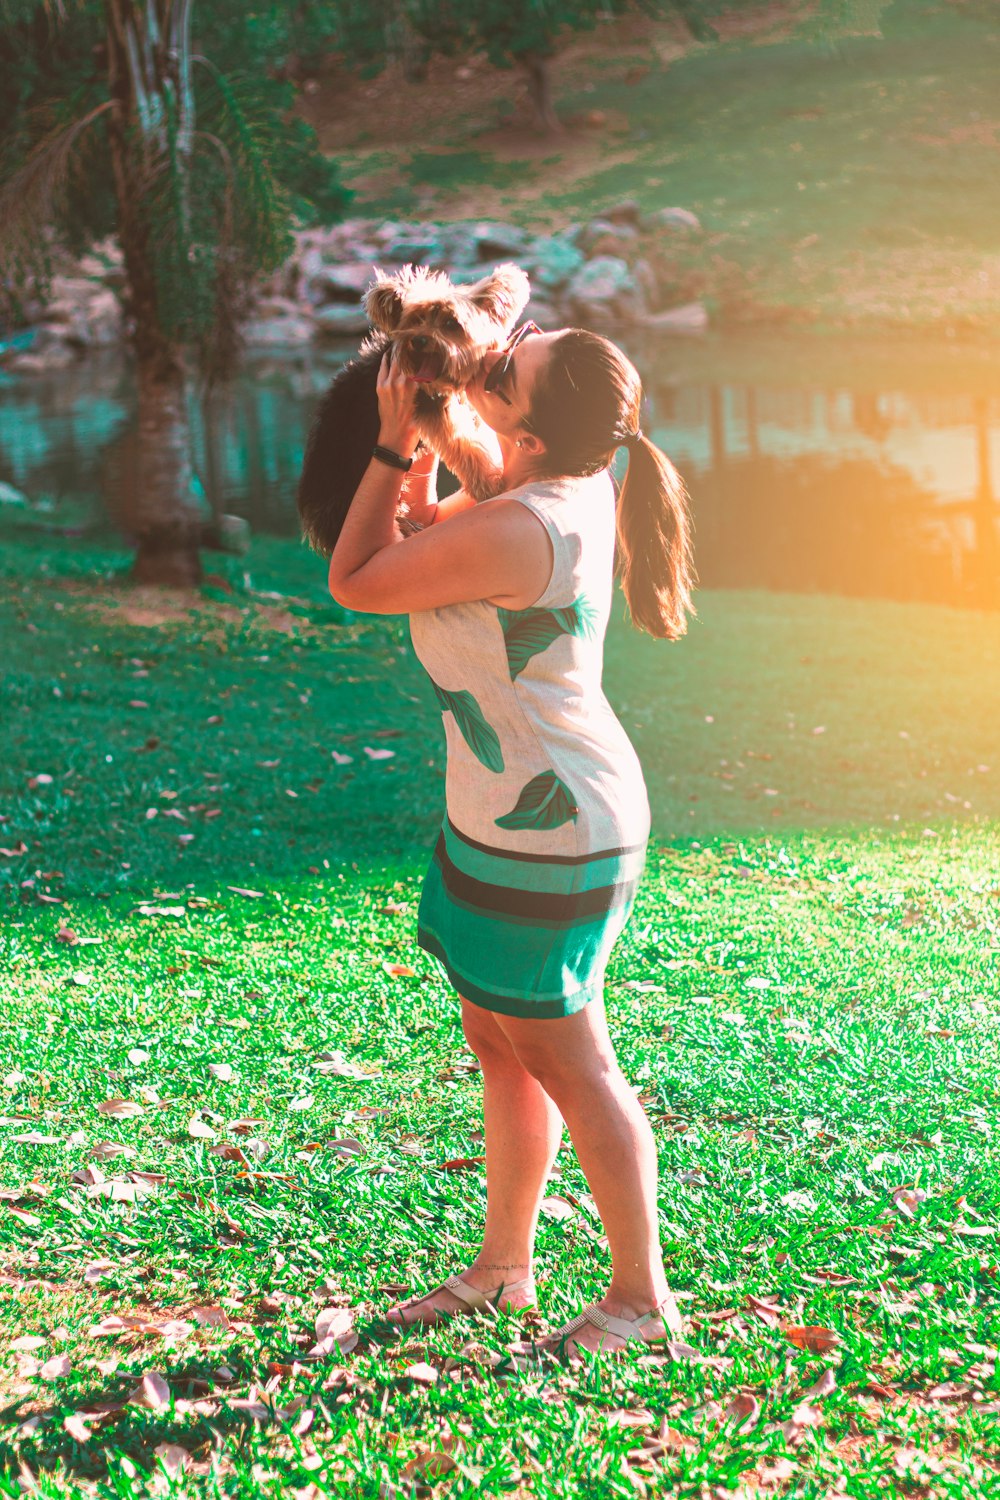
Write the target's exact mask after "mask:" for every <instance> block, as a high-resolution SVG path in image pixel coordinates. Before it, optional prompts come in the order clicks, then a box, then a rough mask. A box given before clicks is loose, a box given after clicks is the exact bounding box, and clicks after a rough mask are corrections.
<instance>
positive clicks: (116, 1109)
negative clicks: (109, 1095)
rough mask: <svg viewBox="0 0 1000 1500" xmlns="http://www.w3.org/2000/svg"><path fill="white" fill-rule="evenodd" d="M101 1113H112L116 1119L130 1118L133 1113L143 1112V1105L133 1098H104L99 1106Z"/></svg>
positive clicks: (98, 1109)
mask: <svg viewBox="0 0 1000 1500" xmlns="http://www.w3.org/2000/svg"><path fill="white" fill-rule="evenodd" d="M97 1113H98V1114H99V1115H111V1116H112V1118H114V1119H116V1120H128V1119H131V1117H132V1116H133V1115H141V1114H142V1105H141V1104H136V1103H135V1101H134V1100H133V1099H104V1100H103V1101H102V1102H101V1103H100V1104H99V1105H98V1106H97Z"/></svg>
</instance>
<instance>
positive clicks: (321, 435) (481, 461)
mask: <svg viewBox="0 0 1000 1500" xmlns="http://www.w3.org/2000/svg"><path fill="white" fill-rule="evenodd" d="M530 292H531V288H530V285H529V282H528V278H527V276H526V275H525V273H524V272H523V271H522V270H521V269H520V267H519V266H514V265H501V266H497V267H496V269H495V270H493V271H491V272H490V273H489V275H487V276H484V277H483V278H482V280H481V281H476V282H474V283H472V285H469V286H455V285H454V284H453V283H452V282H451V281H450V280H449V279H448V277H447V276H446V275H444V274H443V273H442V272H440V271H429V270H427V269H426V268H425V267H423V266H406V267H404V268H403V269H402V270H401V271H397V272H394V273H393V274H392V275H379V276H377V278H376V280H375V282H374V283H373V285H372V286H370V287H369V288H368V291H367V292H366V293H365V299H364V300H365V310H366V312H367V313H368V317H369V321H370V322H371V325H372V332H371V333H370V334H369V335H368V336H367V337H366V338H365V340H364V343H363V344H362V345H361V348H360V350H359V351H358V356H357V358H356V359H353V360H351V361H350V363H349V364H347V365H345V367H344V369H343V370H341V371H340V372H339V373H338V374H337V376H336V377H335V379H334V381H333V383H332V385H331V386H330V388H329V390H328V391H327V392H326V394H325V395H324V396H323V398H322V400H321V401H320V405H319V408H318V409H317V412H316V416H315V418H314V420H313V425H312V428H311V430H310V433H309V440H308V442H307V445H306V452H305V459H304V461H303V466H302V474H301V477H300V479H299V486H298V508H299V516H300V518H301V521H302V529H303V531H304V533H305V535H306V538H307V540H308V541H309V543H310V545H311V546H312V547H314V548H315V550H316V551H317V552H320V553H322V554H323V555H324V556H327V557H328V556H329V555H330V554H331V553H332V551H333V549H334V547H335V546H336V544H337V538H338V537H339V535H340V530H341V527H342V526H343V524H344V517H345V516H346V514H347V511H348V509H349V507H350V503H351V500H352V499H353V498H354V494H355V492H356V490H357V488H358V485H359V484H360V482H361V477H362V475H363V474H364V472H365V469H366V468H367V467H368V463H369V460H370V459H371V454H372V449H373V447H374V446H375V444H376V443H377V441H378V432H379V415H378V399H377V396H376V393H375V383H376V380H377V378H378V370H379V365H380V364H381V362H382V356H383V355H384V354H385V351H386V349H391V350H392V359H393V360H394V361H397V362H398V364H399V367H400V368H401V369H403V370H404V371H405V372H406V373H407V374H408V375H411V376H412V377H413V379H414V380H415V381H417V383H418V389H417V392H416V396H415V399H414V415H415V418H416V426H417V429H418V431H419V432H420V435H421V438H422V439H423V441H424V442H425V443H427V444H428V445H429V446H430V447H431V448H433V449H434V451H435V453H437V454H438V456H439V457H440V459H441V460H442V462H443V463H444V464H445V465H446V466H447V467H448V468H449V469H450V470H451V472H452V473H453V474H454V475H455V476H456V477H457V478H458V480H459V481H460V483H461V485H462V487H463V489H465V490H466V491H467V492H468V493H469V494H470V495H472V496H473V497H474V498H475V499H476V500H486V499H489V498H490V497H491V496H492V495H497V494H499V493H500V490H501V488H502V474H501V471H500V469H499V467H498V466H497V463H496V460H495V458H494V457H493V456H492V455H491V453H490V452H489V451H488V449H487V448H486V447H484V446H483V443H482V441H481V426H480V423H479V418H478V417H477V416H476V413H475V412H474V411H473V409H472V407H471V406H470V405H469V403H468V401H466V400H464V399H463V396H462V392H463V390H464V389H465V387H466V386H468V385H469V384H470V383H471V381H472V380H474V379H475V377H476V375H477V374H478V373H479V370H480V368H481V365H482V360H483V356H484V355H485V354H486V353H487V352H488V351H489V350H491V349H497V348H501V347H502V346H503V344H504V343H505V342H506V339H507V337H508V336H509V334H510V332H511V330H512V328H513V327H514V324H515V323H516V322H517V319H518V317H519V315H520V313H521V312H522V311H523V310H524V307H525V305H526V303H527V301H528V297H529V296H530Z"/></svg>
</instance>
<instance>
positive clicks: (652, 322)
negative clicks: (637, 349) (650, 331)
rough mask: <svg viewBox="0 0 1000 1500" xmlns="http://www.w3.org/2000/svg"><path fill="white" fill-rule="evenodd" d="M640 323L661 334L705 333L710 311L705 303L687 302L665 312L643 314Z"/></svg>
mask: <svg viewBox="0 0 1000 1500" xmlns="http://www.w3.org/2000/svg"><path fill="white" fill-rule="evenodd" d="M638 321H639V323H640V325H641V326H642V327H643V328H655V329H657V330H658V331H659V332H660V333H684V334H690V333H694V334H698V333H705V332H706V330H707V329H708V310H707V308H706V307H705V305H704V303H703V302H685V303H683V305H682V306H680V307H671V308H668V309H666V310H665V311H664V312H656V313H643V314H641V315H640V316H639V320H638Z"/></svg>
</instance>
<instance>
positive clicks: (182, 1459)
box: [153, 1443, 194, 1479]
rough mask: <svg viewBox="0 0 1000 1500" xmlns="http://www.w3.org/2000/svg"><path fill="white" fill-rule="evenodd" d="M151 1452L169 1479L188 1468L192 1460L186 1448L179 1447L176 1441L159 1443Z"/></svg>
mask: <svg viewBox="0 0 1000 1500" xmlns="http://www.w3.org/2000/svg"><path fill="white" fill-rule="evenodd" d="M153 1452H154V1454H155V1456H156V1457H157V1458H158V1459H159V1460H160V1463H161V1464H162V1465H163V1467H164V1468H165V1469H166V1471H167V1473H168V1475H169V1476H170V1478H171V1479H174V1478H175V1477H176V1476H177V1475H178V1474H180V1473H182V1472H183V1471H184V1470H185V1469H189V1468H190V1467H191V1465H192V1463H193V1462H194V1460H193V1458H192V1457H191V1455H190V1453H189V1452H188V1451H187V1449H186V1448H181V1447H180V1446H179V1445H178V1444H177V1443H160V1444H159V1445H158V1446H157V1447H156V1448H154V1449H153Z"/></svg>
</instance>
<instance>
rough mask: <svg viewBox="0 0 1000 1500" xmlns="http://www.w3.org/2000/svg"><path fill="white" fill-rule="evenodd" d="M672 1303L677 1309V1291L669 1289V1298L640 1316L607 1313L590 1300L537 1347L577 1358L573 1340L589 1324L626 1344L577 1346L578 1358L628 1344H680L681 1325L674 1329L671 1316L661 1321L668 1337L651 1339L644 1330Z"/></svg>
mask: <svg viewBox="0 0 1000 1500" xmlns="http://www.w3.org/2000/svg"><path fill="white" fill-rule="evenodd" d="M668 1303H673V1305H674V1308H675V1310H676V1306H677V1304H676V1303H674V1301H673V1293H671V1292H668V1293H667V1295H666V1296H665V1297H663V1298H661V1300H660V1301H659V1302H658V1303H657V1304H656V1306H655V1307H652V1308H650V1310H649V1312H644V1313H640V1314H639V1316H638V1317H637V1318H617V1317H615V1316H614V1315H613V1314H612V1313H606V1312H604V1310H603V1309H602V1308H600V1307H598V1306H597V1304H596V1302H588V1303H587V1305H586V1307H584V1309H583V1311H582V1312H579V1313H577V1315H576V1317H575V1318H571V1319H570V1321H569V1322H568V1323H563V1325H562V1327H560V1328H556V1329H555V1330H554V1331H553V1332H552V1333H549V1334H546V1335H545V1338H544V1339H543V1340H542V1341H541V1343H540V1344H539V1345H536V1348H537V1349H538V1350H539V1352H541V1353H543V1354H552V1355H556V1356H559V1355H565V1356H566V1357H567V1358H573V1357H574V1356H573V1355H572V1354H571V1353H570V1342H569V1341H570V1340H571V1339H572V1337H573V1334H574V1333H579V1332H580V1330H581V1328H585V1327H586V1326H587V1324H588V1323H589V1324H591V1326H592V1327H594V1328H599V1329H600V1330H601V1332H602V1333H610V1334H613V1335H614V1336H615V1337H617V1338H620V1339H623V1340H624V1343H623V1344H622V1346H621V1348H618V1349H609V1350H605V1349H604V1347H603V1343H604V1341H603V1339H602V1341H601V1344H599V1345H598V1347H597V1349H587V1348H586V1347H585V1346H584V1345H577V1349H578V1351H579V1352H578V1353H577V1355H576V1356H575V1357H576V1358H580V1356H581V1355H583V1354H604V1353H608V1354H620V1353H622V1352H623V1350H624V1349H625V1348H626V1347H627V1346H628V1344H630V1343H635V1342H638V1343H640V1344H645V1345H646V1346H647V1347H648V1348H656V1347H657V1346H658V1345H667V1344H671V1343H676V1341H677V1340H678V1339H679V1338H680V1333H681V1330H680V1327H679V1326H678V1327H677V1328H676V1329H671V1327H670V1320H669V1319H668V1318H663V1319H662V1320H661V1321H662V1322H663V1323H664V1324H665V1326H666V1328H667V1333H666V1334H665V1335H664V1336H662V1337H660V1338H655V1339H647V1338H646V1337H644V1335H643V1333H642V1328H643V1325H644V1324H646V1323H651V1322H652V1321H653V1319H654V1318H657V1317H659V1316H660V1309H661V1308H662V1307H664V1306H665V1305H666V1304H668ZM677 1322H678V1325H679V1323H680V1314H679V1313H678V1314H677Z"/></svg>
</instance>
